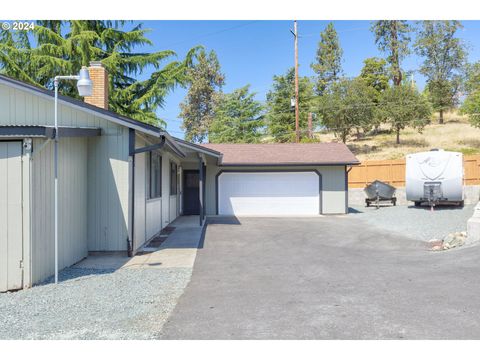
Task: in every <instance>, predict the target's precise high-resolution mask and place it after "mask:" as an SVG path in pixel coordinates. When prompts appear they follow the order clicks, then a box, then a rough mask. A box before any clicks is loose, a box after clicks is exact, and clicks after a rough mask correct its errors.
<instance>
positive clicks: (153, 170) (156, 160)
mask: <svg viewBox="0 0 480 360" xmlns="http://www.w3.org/2000/svg"><path fill="white" fill-rule="evenodd" d="M149 165H150V166H149V168H150V199H154V198H159V197H161V196H162V157H161V156H160V154H159V153H158V152H155V151H153V152H150V164H149Z"/></svg>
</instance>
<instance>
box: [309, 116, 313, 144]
mask: <svg viewBox="0 0 480 360" xmlns="http://www.w3.org/2000/svg"><path fill="white" fill-rule="evenodd" d="M308 137H309V138H310V139H313V126H312V113H311V112H309V113H308Z"/></svg>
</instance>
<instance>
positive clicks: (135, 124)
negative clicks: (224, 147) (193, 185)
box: [0, 75, 163, 137]
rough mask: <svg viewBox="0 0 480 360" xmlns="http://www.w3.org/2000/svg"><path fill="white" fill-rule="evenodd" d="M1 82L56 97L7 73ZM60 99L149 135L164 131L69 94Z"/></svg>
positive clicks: (42, 95) (50, 98)
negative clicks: (71, 96)
mask: <svg viewBox="0 0 480 360" xmlns="http://www.w3.org/2000/svg"><path fill="white" fill-rule="evenodd" d="M0 83H4V84H6V85H7V86H11V87H13V88H15V89H18V90H21V91H26V92H29V93H33V94H35V95H36V96H40V97H42V98H44V99H49V100H53V98H54V94H53V92H52V91H50V90H47V89H42V88H39V87H37V86H33V85H30V84H27V83H24V82H22V81H19V80H16V79H12V78H10V77H8V76H5V75H1V76H0ZM58 101H59V103H60V104H64V105H68V106H71V107H73V108H75V109H78V110H81V111H85V112H87V113H90V114H92V115H95V116H98V117H101V118H104V119H107V120H110V121H112V122H114V123H116V124H119V125H122V126H125V127H128V128H131V129H135V130H139V131H141V132H144V133H145V134H148V135H152V136H156V137H159V136H160V133H161V132H162V131H163V130H162V129H160V128H157V127H156V126H153V125H149V124H145V123H142V122H140V121H138V120H134V119H130V118H127V117H124V116H122V115H119V114H116V113H114V112H112V111H109V110H105V109H101V108H98V107H96V106H93V105H90V104H87V103H85V102H83V101H80V100H77V99H74V98H70V97H68V96H62V95H59V97H58Z"/></svg>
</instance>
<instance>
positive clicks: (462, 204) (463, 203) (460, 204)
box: [458, 200, 465, 208]
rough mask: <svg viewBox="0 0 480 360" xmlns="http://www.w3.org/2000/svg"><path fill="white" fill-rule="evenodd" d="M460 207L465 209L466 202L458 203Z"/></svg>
mask: <svg viewBox="0 0 480 360" xmlns="http://www.w3.org/2000/svg"><path fill="white" fill-rule="evenodd" d="M458 206H460V207H462V208H463V207H464V206H465V200H462V201H460V202H459V203H458Z"/></svg>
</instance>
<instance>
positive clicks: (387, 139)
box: [319, 112, 480, 160]
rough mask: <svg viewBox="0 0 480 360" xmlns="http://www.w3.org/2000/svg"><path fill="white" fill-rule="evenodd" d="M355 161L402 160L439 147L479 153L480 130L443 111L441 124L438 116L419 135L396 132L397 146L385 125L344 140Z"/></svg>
mask: <svg viewBox="0 0 480 360" xmlns="http://www.w3.org/2000/svg"><path fill="white" fill-rule="evenodd" d="M319 136H320V141H322V142H326V141H332V140H335V137H334V135H333V134H330V133H328V134H322V135H319ZM347 145H348V147H349V148H350V149H351V150H352V151H353V152H354V153H355V155H356V156H357V158H358V159H359V160H385V159H389V160H393V159H402V158H404V157H405V155H406V154H409V153H414V152H419V151H428V150H430V149H432V148H440V149H445V150H450V151H460V152H462V153H463V154H465V155H474V154H480V129H479V128H475V127H473V126H471V125H470V124H469V122H468V119H467V118H466V117H464V116H461V115H458V114H457V113H455V112H452V113H447V114H446V117H445V123H444V124H443V125H439V124H438V116H437V117H435V118H434V119H433V120H432V123H431V124H430V125H427V126H426V127H425V129H424V130H423V132H422V133H421V134H420V133H418V131H417V130H415V129H411V128H407V129H405V130H403V131H402V132H401V134H400V145H397V144H396V143H395V133H393V132H390V131H389V129H388V128H387V127H385V128H383V129H380V131H379V133H378V134H377V135H375V136H374V135H368V136H365V137H363V138H360V139H358V140H357V139H352V140H350V141H348V142H347Z"/></svg>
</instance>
